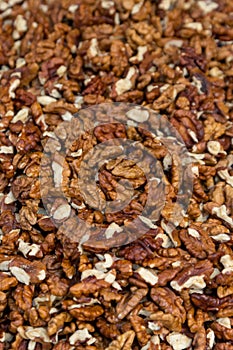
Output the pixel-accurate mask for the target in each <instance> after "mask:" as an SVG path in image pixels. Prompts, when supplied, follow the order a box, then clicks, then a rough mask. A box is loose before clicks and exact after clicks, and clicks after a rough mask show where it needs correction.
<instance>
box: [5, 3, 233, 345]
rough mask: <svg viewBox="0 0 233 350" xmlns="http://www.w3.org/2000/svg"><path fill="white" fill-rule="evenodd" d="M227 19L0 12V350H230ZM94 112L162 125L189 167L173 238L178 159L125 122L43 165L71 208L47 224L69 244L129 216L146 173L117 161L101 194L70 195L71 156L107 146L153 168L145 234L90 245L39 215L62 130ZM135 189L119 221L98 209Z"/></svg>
mask: <svg viewBox="0 0 233 350" xmlns="http://www.w3.org/2000/svg"><path fill="white" fill-rule="evenodd" d="M232 14H233V2H232V1H231V0H197V1H195V0H157V1H154V0H60V1H56V0H1V1H0V30H1V32H0V84H1V88H0V204H1V214H0V350H8V349H9V350H10V349H11V350H16V349H19V350H50V349H54V350H73V349H81V350H82V349H86V350H106V349H107V350H130V349H132V350H172V349H173V350H183V349H188V350H191V349H194V350H209V349H213V350H233V236H232V235H233V142H232V139H233V102H232V101H233V68H232V63H233V17H232ZM105 102H106V103H112V102H126V103H133V104H138V105H141V106H143V107H144V108H150V109H152V110H154V111H157V112H159V113H160V114H161V115H164V116H166V117H167V118H168V120H169V122H170V123H171V124H172V125H173V126H174V127H175V128H176V129H177V131H178V132H179V134H180V135H181V137H182V139H183V140H184V143H185V145H186V147H187V149H188V152H189V155H190V157H191V159H192V173H193V193H192V197H191V199H190V201H189V205H188V210H187V212H183V211H182V210H180V208H175V209H177V215H180V216H181V220H180V223H179V225H178V226H177V227H176V229H175V230H171V227H170V226H169V224H168V221H169V217H170V213H171V211H172V210H174V200H175V198H176V196H177V183H178V181H179V179H178V170H177V165H176V159H175V158H174V157H172V156H171V155H170V154H169V153H168V152H167V149H166V147H165V146H164V145H162V144H161V143H160V142H159V140H158V139H156V138H154V137H153V136H152V135H149V134H147V133H146V132H145V131H144V130H142V129H140V128H136V127H135V126H134V124H133V122H132V123H131V126H130V127H129V128H125V126H124V124H117V125H116V124H111V123H110V124H108V125H105V126H103V127H99V126H98V127H96V128H95V130H94V132H93V133H92V134H91V133H86V134H85V135H83V136H82V137H81V138H80V139H79V140H77V142H76V143H74V144H73V145H72V149H71V150H70V152H69V153H68V155H67V157H66V162H65V164H62V165H61V159H59V157H57V158H56V157H55V159H54V164H53V165H54V169H56V171H57V172H58V173H60V172H62V174H63V179H64V183H63V184H62V186H63V190H64V193H65V195H66V196H67V197H68V198H69V199H70V203H71V206H72V211H71V209H70V207H69V206H68V208H67V205H66V204H65V203H64V202H62V201H61V200H60V199H58V200H55V201H54V203H53V206H54V207H53V216H54V217H56V218H58V219H60V220H61V219H63V218H64V217H65V216H66V218H67V217H70V223H69V224H70V231H71V232H72V215H71V214H75V215H78V216H79V217H80V218H81V219H83V220H85V221H87V222H88V223H89V224H93V223H94V224H95V225H96V226H97V227H104V228H105V230H106V231H105V232H106V233H107V234H108V236H109V237H111V235H112V234H113V233H114V231H117V230H119V231H120V227H121V225H122V224H124V223H125V222H128V221H129V222H130V220H133V219H134V218H135V217H138V216H140V214H141V212H142V210H143V207H144V206H145V203H146V200H147V196H148V185H147V181H146V178H145V174H144V173H143V172H142V171H141V170H140V168H139V167H138V166H137V164H136V163H133V162H132V161H129V160H125V159H121V158H117V157H118V154H117V150H116V149H115V150H114V152H116V153H114V154H115V156H116V157H115V160H112V161H111V162H108V163H106V164H104V165H103V166H102V167H101V168H100V172H99V177H98V181H97V183H98V196H97V195H96V191H95V188H92V186H89V187H88V188H87V191H86V198H83V196H82V195H81V194H80V190H79V185H78V174H79V167H80V164H81V160H82V154H85V153H88V151H90V150H91V149H92V148H93V147H95V145H97V144H101V142H103V141H106V140H111V139H113V138H114V139H117V138H123V139H124V138H125V139H129V140H133V141H135V142H140V143H142V144H143V145H144V146H146V147H148V148H149V149H150V150H151V152H152V153H153V155H154V156H155V157H157V159H159V160H160V161H161V163H162V164H163V168H164V169H163V170H164V174H165V175H164V183H165V195H166V196H165V199H166V200H165V205H164V206H163V209H162V210H161V216H160V218H159V220H158V221H157V222H156V225H154V224H153V223H152V222H148V225H149V227H148V232H147V233H146V234H144V235H143V236H142V237H140V238H139V239H137V240H135V241H134V242H132V243H130V244H125V241H124V239H123V238H122V237H120V235H119V237H120V238H119V242H118V243H119V244H117V245H118V247H117V248H111V249H108V248H106V247H104V246H102V247H101V246H98V247H97V248H98V249H97V248H96V249H93V247H90V246H88V244H86V245H85V244H84V245H83V246H80V244H79V243H78V242H77V241H74V240H73V239H72V237H70V238H69V237H67V236H64V235H62V234H61V232H59V230H58V229H57V227H56V225H55V224H54V221H53V220H52V218H51V217H50V216H48V213H47V212H46V210H45V208H44V206H43V202H42V198H41V195H42V193H41V191H40V171H41V159H42V156H43V150H44V146H45V144H46V141H47V140H48V138H49V137H52V138H54V147H57V145H58V138H57V135H56V128H57V126H58V125H60V123H62V122H64V121H67V122H69V121H70V120H71V119H72V117H73V115H74V114H75V113H77V112H78V111H79V110H81V109H82V108H87V107H90V106H93V105H96V104H97V105H99V104H101V103H105ZM87 110H88V109H87ZM53 152H54V150H53V149H51V153H53ZM141 157H142V156H141ZM142 158H143V157H142ZM146 162H147V159H145V163H146ZM148 164H149V161H148ZM123 182H124V183H130V184H131V185H130V186H129V189H128V192H129V193H128V192H127V191H123V190H122V187H121V186H122V183H123ZM49 186H50V184H49V183H47V185H46V186H45V187H44V191H45V192H46V190H47V189H48V188H49ZM130 191H133V193H134V197H133V198H134V199H133V200H132V201H131V202H130V203H127V205H126V206H125V207H124V208H123V209H121V210H119V211H118V212H116V213H107V214H106V215H103V213H102V211H101V210H98V209H96V208H99V207H100V206H101V205H102V201H103V200H108V201H109V202H110V203H111V201H114V200H116V198H117V196H120V197H121V199H122V200H123V201H124V199H125V198H126V197H127V195H128V194H130V193H131V192H130ZM153 193H154V197H153V200H154V203H155V206H158V207H159V208H160V207H161V206H162V204H161V203H160V197H159V195H158V194H159V192H157V190H156V189H155V190H154V192H153ZM87 203H91V204H92V207H90V205H89V204H87ZM61 221H62V220H61ZM79 233H80V237H81V235H82V234H83V232H82V228H80V229H79V230H78V232H75V234H76V235H78V234H79Z"/></svg>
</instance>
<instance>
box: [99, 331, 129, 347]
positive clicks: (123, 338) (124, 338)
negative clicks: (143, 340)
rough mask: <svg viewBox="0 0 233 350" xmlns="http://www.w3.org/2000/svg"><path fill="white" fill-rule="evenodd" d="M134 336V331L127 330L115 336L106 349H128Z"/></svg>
mask: <svg viewBox="0 0 233 350" xmlns="http://www.w3.org/2000/svg"><path fill="white" fill-rule="evenodd" d="M134 337H135V333H134V331H128V332H126V333H124V334H121V335H119V336H118V337H117V339H116V340H113V342H112V343H111V344H110V345H109V346H108V347H107V348H106V350H130V349H131V346H132V344H133V341H134Z"/></svg>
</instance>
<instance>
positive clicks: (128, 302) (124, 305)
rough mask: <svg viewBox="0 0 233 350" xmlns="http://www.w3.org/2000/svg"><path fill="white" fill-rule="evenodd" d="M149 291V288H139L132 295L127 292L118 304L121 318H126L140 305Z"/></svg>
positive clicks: (118, 312)
mask: <svg viewBox="0 0 233 350" xmlns="http://www.w3.org/2000/svg"><path fill="white" fill-rule="evenodd" d="M147 292H148V290H147V289H137V290H136V291H135V292H134V294H133V295H132V296H131V295H127V294H126V295H125V296H124V297H123V298H122V299H121V301H120V302H119V303H118V304H117V307H116V312H117V317H118V318H119V319H120V320H122V319H124V318H125V317H126V316H127V315H128V314H129V313H130V311H131V310H133V308H134V307H136V306H137V305H138V303H139V302H140V300H141V299H142V298H144V297H145V296H146V295H147Z"/></svg>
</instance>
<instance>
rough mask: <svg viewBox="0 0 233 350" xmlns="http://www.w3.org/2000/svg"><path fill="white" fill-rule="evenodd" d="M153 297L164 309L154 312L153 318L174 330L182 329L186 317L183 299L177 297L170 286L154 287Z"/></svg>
mask: <svg viewBox="0 0 233 350" xmlns="http://www.w3.org/2000/svg"><path fill="white" fill-rule="evenodd" d="M151 297H152V299H153V301H154V302H155V303H156V304H157V305H158V306H159V307H160V308H161V309H162V310H163V312H160V311H158V312H157V313H155V314H152V315H151V316H150V318H151V319H152V320H156V321H157V320H160V318H161V322H162V324H163V325H164V326H165V327H167V328H168V329H170V330H172V331H178V332H179V331H181V329H182V323H183V322H184V321H185V319H186V311H185V309H184V307H183V306H182V299H181V298H180V297H177V296H176V295H175V293H173V292H172V291H171V290H169V289H168V288H161V287H158V288H152V290H151Z"/></svg>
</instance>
